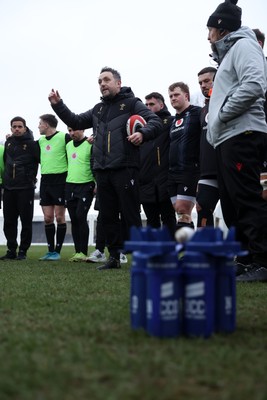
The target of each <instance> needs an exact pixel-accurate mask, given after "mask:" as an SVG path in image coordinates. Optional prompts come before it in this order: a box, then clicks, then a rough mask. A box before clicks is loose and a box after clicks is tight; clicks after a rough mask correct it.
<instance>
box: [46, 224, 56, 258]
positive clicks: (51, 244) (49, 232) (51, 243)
mask: <svg viewBox="0 0 267 400" xmlns="http://www.w3.org/2000/svg"><path fill="white" fill-rule="evenodd" d="M55 233H56V227H55V224H54V223H53V224H49V225H45V235H46V240H47V245H48V251H49V252H51V253H53V252H54V251H55Z"/></svg>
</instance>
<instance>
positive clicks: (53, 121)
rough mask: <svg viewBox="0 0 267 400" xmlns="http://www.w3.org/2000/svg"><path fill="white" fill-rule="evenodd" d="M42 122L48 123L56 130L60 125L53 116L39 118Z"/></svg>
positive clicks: (47, 115)
mask: <svg viewBox="0 0 267 400" xmlns="http://www.w3.org/2000/svg"><path fill="white" fill-rule="evenodd" d="M39 118H40V119H41V120H43V121H44V122H46V123H47V124H48V125H49V126H51V128H56V127H57V124H58V120H57V119H56V117H55V116H54V115H53V114H43V115H40V117H39Z"/></svg>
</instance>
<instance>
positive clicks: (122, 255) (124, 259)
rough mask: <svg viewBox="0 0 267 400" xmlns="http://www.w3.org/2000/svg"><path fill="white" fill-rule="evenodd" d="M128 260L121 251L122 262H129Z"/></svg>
mask: <svg viewBox="0 0 267 400" xmlns="http://www.w3.org/2000/svg"><path fill="white" fill-rule="evenodd" d="M127 262H128V259H127V256H126V255H125V254H123V253H120V263H121V264H127Z"/></svg>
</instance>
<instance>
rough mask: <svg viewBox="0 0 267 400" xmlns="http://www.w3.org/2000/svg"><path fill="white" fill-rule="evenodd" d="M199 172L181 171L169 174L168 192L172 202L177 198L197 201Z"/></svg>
mask: <svg viewBox="0 0 267 400" xmlns="http://www.w3.org/2000/svg"><path fill="white" fill-rule="evenodd" d="M198 180H199V173H198V172H197V173H196V172H180V173H175V174H173V173H171V172H169V175H168V192H169V196H170V199H171V201H172V203H175V201H176V200H177V199H181V200H188V201H192V202H195V201H196V191H197V183H198Z"/></svg>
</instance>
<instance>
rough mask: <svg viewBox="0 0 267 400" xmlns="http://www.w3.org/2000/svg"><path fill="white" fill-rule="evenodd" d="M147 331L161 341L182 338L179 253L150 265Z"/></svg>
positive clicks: (154, 260)
mask: <svg viewBox="0 0 267 400" xmlns="http://www.w3.org/2000/svg"><path fill="white" fill-rule="evenodd" d="M146 273H147V290H146V293H147V300H146V316H147V319H146V331H147V333H148V334H150V335H152V336H157V337H161V338H163V337H176V336H179V335H180V334H181V301H182V282H181V268H179V266H178V257H177V253H176V252H175V251H173V252H171V253H169V254H164V255H162V256H156V257H151V258H149V260H148V262H147V270H146Z"/></svg>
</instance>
